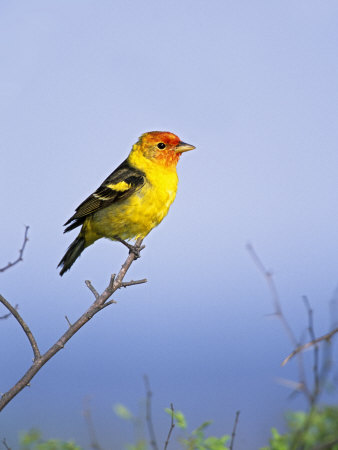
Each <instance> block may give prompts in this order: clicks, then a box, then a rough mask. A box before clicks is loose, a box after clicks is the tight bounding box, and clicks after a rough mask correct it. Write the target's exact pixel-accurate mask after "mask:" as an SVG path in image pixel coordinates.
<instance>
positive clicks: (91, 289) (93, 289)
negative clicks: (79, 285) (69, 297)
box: [85, 280, 100, 298]
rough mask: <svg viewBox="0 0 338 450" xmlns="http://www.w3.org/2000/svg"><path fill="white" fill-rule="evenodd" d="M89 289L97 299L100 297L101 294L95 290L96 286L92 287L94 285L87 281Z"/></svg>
mask: <svg viewBox="0 0 338 450" xmlns="http://www.w3.org/2000/svg"><path fill="white" fill-rule="evenodd" d="M85 283H86V286H87V288H88V289H89V290H90V291H92V293H93V294H94V297H95V298H98V297H99V295H100V294H99V293H98V292H97V290H96V289H95V288H94V286H93V285H92V283H91V282H90V281H89V280H86V281H85Z"/></svg>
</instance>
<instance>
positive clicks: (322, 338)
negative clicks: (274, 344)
mask: <svg viewBox="0 0 338 450" xmlns="http://www.w3.org/2000/svg"><path fill="white" fill-rule="evenodd" d="M336 333H338V327H337V328H334V329H333V330H332V331H330V332H329V333H326V334H324V335H323V336H320V337H319V338H317V339H314V340H312V341H310V342H307V343H306V344H303V345H299V346H298V347H297V348H296V349H295V350H294V351H293V352H292V353H290V355H289V356H287V357H286V358H285V359H284V361H283V362H282V366H285V364H286V363H287V362H289V361H290V359H292V358H293V357H294V356H295V355H297V354H299V353H301V352H302V351H304V350H306V349H308V348H311V347H313V346H314V345H317V344H319V343H320V342H323V341H326V342H330V340H331V338H332V336H333V335H335V334H336Z"/></svg>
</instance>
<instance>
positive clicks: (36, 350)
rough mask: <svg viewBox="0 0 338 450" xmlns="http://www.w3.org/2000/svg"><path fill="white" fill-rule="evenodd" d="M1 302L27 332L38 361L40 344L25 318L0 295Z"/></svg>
mask: <svg viewBox="0 0 338 450" xmlns="http://www.w3.org/2000/svg"><path fill="white" fill-rule="evenodd" d="M0 302H1V303H2V304H3V305H4V306H5V307H6V308H7V309H8V310H9V311H10V313H11V314H12V315H13V316H14V317H15V318H16V320H17V321H18V322H19V324H20V326H21V328H22V329H23V331H24V332H25V334H26V336H27V338H28V340H29V343H30V344H31V347H32V350H33V353H34V361H37V360H38V359H39V358H40V350H39V347H38V344H37V343H36V340H35V338H34V336H33V333H32V332H31V330H30V329H29V327H28V325H27V324H26V322H25V321H24V320H23V318H22V317H21V316H20V314H19V313H18V311H17V309H16V308H14V307H13V306H12V305H11V304H10V303H9V302H8V301H7V300H6V299H5V298H4V297H3V296H2V295H1V294H0ZM0 411H1V410H0Z"/></svg>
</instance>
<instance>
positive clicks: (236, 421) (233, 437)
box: [229, 411, 240, 450]
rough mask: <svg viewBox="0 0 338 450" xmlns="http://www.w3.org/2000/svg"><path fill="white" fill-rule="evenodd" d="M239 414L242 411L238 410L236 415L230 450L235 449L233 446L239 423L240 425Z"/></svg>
mask: <svg viewBox="0 0 338 450" xmlns="http://www.w3.org/2000/svg"><path fill="white" fill-rule="evenodd" d="M239 414H240V411H236V417H235V422H234V426H233V429H232V433H231V441H230V446H229V450H233V448H234V443H235V436H236V429H237V425H238V419H239Z"/></svg>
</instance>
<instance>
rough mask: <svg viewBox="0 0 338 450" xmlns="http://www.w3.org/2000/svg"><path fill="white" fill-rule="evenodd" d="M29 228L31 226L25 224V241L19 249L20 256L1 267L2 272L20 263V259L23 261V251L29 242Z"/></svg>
mask: <svg viewBox="0 0 338 450" xmlns="http://www.w3.org/2000/svg"><path fill="white" fill-rule="evenodd" d="M28 230H29V226H28V225H26V226H25V234H24V239H23V243H22V246H21V248H20V250H19V256H18V257H17V259H16V260H15V261H13V262H9V263H8V264H7V265H6V266H4V267H1V268H0V273H1V272H5V270H7V269H9V268H10V267H13V266H15V265H16V264H18V263H19V262H20V261H22V259H23V252H24V251H25V247H26V244H27V242H28Z"/></svg>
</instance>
